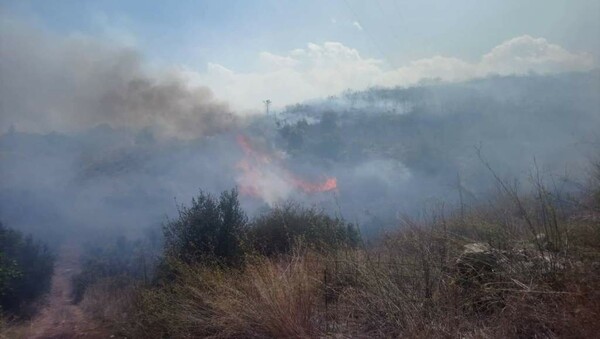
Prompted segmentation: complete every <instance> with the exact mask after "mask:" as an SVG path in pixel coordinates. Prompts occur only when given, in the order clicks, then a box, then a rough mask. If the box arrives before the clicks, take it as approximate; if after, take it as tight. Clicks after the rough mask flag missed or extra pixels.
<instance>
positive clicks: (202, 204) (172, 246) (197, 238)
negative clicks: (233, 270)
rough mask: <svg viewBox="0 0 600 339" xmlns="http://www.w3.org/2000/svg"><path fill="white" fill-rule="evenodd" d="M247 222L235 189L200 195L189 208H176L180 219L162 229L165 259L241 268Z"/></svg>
mask: <svg viewBox="0 0 600 339" xmlns="http://www.w3.org/2000/svg"><path fill="white" fill-rule="evenodd" d="M247 223H248V218H247V217H246V214H245V213H244V211H243V210H242V208H241V207H240V203H239V200H238V192H237V190H236V189H232V190H231V191H225V192H223V193H221V195H220V197H219V198H218V199H217V198H215V197H214V196H212V195H210V194H207V193H204V192H202V191H201V192H200V194H199V195H198V197H197V198H194V199H192V205H191V206H190V207H186V206H181V207H180V208H179V218H178V219H177V220H173V221H170V222H168V223H167V224H166V225H165V226H164V237H165V255H166V256H167V257H169V258H173V259H177V260H181V261H183V262H185V263H193V262H199V261H202V260H209V261H217V262H219V263H221V264H225V265H228V266H237V265H240V264H241V263H242V261H243V256H244V246H243V243H244V238H245V232H246V227H247Z"/></svg>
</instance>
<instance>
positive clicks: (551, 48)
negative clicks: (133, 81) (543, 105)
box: [0, 0, 600, 112]
mask: <svg viewBox="0 0 600 339" xmlns="http://www.w3.org/2000/svg"><path fill="white" fill-rule="evenodd" d="M0 14H1V15H2V20H4V21H10V22H11V23H10V25H12V26H11V27H14V25H17V26H19V27H23V26H27V27H33V28H34V29H37V30H40V31H43V32H44V34H45V35H46V39H58V40H61V39H62V40H69V39H76V38H77V37H81V36H84V37H86V38H87V39H92V40H96V41H98V44H106V43H110V44H113V45H115V46H118V47H119V48H123V49H134V50H136V51H137V53H139V54H140V55H141V57H142V58H143V62H144V65H145V66H144V67H147V68H149V69H152V70H161V71H164V70H168V71H169V72H177V73H178V74H179V75H180V76H182V77H184V78H185V79H186V81H188V83H189V85H190V86H206V87H208V88H210V89H211V91H212V92H213V93H214V94H215V96H216V97H217V98H219V99H221V100H224V101H226V102H228V103H229V104H230V106H231V107H232V109H234V110H235V111H237V112H251V111H258V110H260V109H261V107H262V101H263V100H265V99H267V98H268V99H271V100H272V102H273V105H274V107H283V106H285V105H289V104H293V103H295V102H298V101H302V100H307V99H311V98H318V97H325V96H329V95H335V94H338V93H339V92H341V91H343V90H345V89H357V90H360V89H364V88H368V87H370V86H397V85H400V86H406V85H411V84H414V83H418V82H419V81H420V80H423V79H428V78H439V79H442V80H448V81H461V80H464V79H469V78H473V77H481V76H486V75H489V74H519V73H527V72H530V71H534V72H540V73H548V72H562V71H581V70H588V69H592V68H596V67H597V63H598V59H599V56H600V1H597V0H591V1H586V0H575V1H556V0H544V1H513V0H501V1H467V0H455V1H430V0H424V1H392V0H368V1H363V0H343V1H339V0H332V1H322V0H321V1H317V0H307V1H275V0H270V1H241V0H240V1H82V0H78V1H27V0H24V1H0ZM15 22H17V24H15ZM0 43H1V41H0ZM0 48H11V46H8V45H7V44H1V45H0Z"/></svg>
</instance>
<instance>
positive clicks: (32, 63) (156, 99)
mask: <svg viewBox="0 0 600 339" xmlns="http://www.w3.org/2000/svg"><path fill="white" fill-rule="evenodd" d="M0 74H2V81H1V82H0V95H1V97H0V102H2V107H1V110H2V115H1V116H0V129H1V130H6V129H7V128H9V126H11V125H14V126H16V127H17V128H18V129H19V130H24V131H31V132H49V131H58V132H73V131H81V130H83V129H86V128H90V127H93V126H96V125H99V124H108V125H109V126H112V127H126V128H134V129H144V128H146V129H149V130H152V131H153V132H154V133H155V135H157V136H158V137H174V136H177V137H179V138H192V137H197V136H202V135H213V134H215V133H219V132H222V131H225V130H228V129H230V128H231V127H232V126H234V125H235V124H236V123H237V122H238V120H239V119H238V118H237V117H236V116H235V115H234V114H233V113H232V111H231V110H230V109H229V107H228V105H227V104H226V103H225V102H221V101H218V100H216V99H215V98H214V96H213V94H212V92H211V90H210V89H209V88H208V87H204V86H191V85H190V84H189V81H188V79H186V78H185V74H184V73H183V72H181V71H178V70H173V69H171V70H157V69H152V68H151V67H149V66H148V65H147V64H145V62H144V59H143V58H142V56H141V55H140V54H139V53H138V52H137V51H136V50H135V49H133V48H130V47H124V46H119V45H115V44H111V43H109V42H105V41H102V40H99V39H96V38H91V37H87V36H82V35H70V36H58V35H56V34H53V33H50V32H47V31H44V30H42V29H40V28H37V27H35V26H33V25H27V24H23V23H20V22H16V21H13V20H10V19H8V18H6V17H1V16H0Z"/></svg>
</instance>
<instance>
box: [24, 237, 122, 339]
mask: <svg viewBox="0 0 600 339" xmlns="http://www.w3.org/2000/svg"><path fill="white" fill-rule="evenodd" d="M79 253H80V249H79V247H78V246H76V245H71V244H68V245H63V247H62V248H61V250H60V253H59V255H58V258H57V260H56V265H55V267H54V276H53V277H52V288H51V290H50V294H49V296H48V302H47V304H46V305H45V306H44V307H43V309H42V310H41V311H40V312H39V314H38V315H37V316H36V317H35V318H34V319H33V320H32V321H31V323H30V325H29V326H28V328H27V330H26V332H27V335H26V338H33V339H59V338H61V339H69V338H110V337H111V336H110V334H109V332H107V331H106V330H105V329H103V328H101V327H100V326H98V324H97V323H95V322H94V321H92V320H91V319H89V318H88V317H87V316H86V315H85V314H84V312H83V311H82V310H81V308H80V307H79V306H78V305H74V304H73V303H72V300H71V278H72V277H73V275H75V274H76V273H77V272H78V270H79Z"/></svg>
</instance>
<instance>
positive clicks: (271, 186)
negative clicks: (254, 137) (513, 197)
mask: <svg viewBox="0 0 600 339" xmlns="http://www.w3.org/2000/svg"><path fill="white" fill-rule="evenodd" d="M236 140H237V143H238V145H239V146H240V148H241V149H242V150H243V153H244V158H243V159H242V160H240V161H239V162H238V163H237V165H236V168H237V169H239V170H240V172H241V174H240V176H239V177H238V180H237V182H238V184H239V186H240V192H241V193H242V194H243V195H247V196H251V197H255V198H259V199H262V200H263V201H265V202H267V203H268V204H270V205H272V204H274V203H276V202H278V201H282V200H283V199H284V198H286V197H287V196H288V195H289V192H290V191H292V190H296V191H300V192H303V193H306V194H314V193H320V192H329V191H335V190H337V179H336V178H335V177H327V178H325V179H324V181H322V182H311V181H307V180H304V179H302V178H301V177H300V176H299V175H297V174H294V173H293V172H292V171H290V170H288V169H287V168H286V167H285V158H284V156H283V154H282V153H271V154H269V153H268V152H267V151H266V150H261V149H258V148H257V147H256V146H253V144H252V141H251V139H250V138H249V137H247V136H245V135H238V136H237V139H236Z"/></svg>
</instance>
